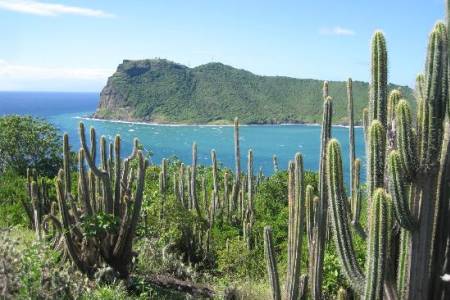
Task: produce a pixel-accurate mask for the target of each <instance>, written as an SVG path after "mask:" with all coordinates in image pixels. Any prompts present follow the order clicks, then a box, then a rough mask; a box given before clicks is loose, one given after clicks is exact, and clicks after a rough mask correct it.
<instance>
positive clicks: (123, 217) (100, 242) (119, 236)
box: [56, 123, 147, 277]
mask: <svg viewBox="0 0 450 300" xmlns="http://www.w3.org/2000/svg"><path fill="white" fill-rule="evenodd" d="M80 141H81V149H80V151H79V154H78V159H79V166H78V178H79V180H78V191H79V195H78V199H77V200H76V199H75V198H74V196H73V195H72V192H71V187H70V185H71V182H70V170H71V169H70V160H69V156H70V152H69V138H68V135H67V134H65V135H64V143H63V154H64V168H63V169H61V170H60V171H59V174H58V178H57V180H56V192H57V198H58V204H59V210H60V214H61V219H62V222H61V223H62V225H63V229H64V230H63V234H64V239H65V244H66V247H67V251H68V253H69V256H70V258H71V259H72V261H73V262H74V264H75V265H76V266H77V267H78V268H79V269H80V270H81V271H82V272H84V273H87V274H88V275H89V276H92V275H93V274H94V272H95V270H96V268H97V266H98V262H99V259H100V257H101V260H102V261H104V262H106V263H107V264H108V265H110V266H111V267H112V268H113V269H114V270H115V271H117V272H118V273H119V274H120V275H121V276H122V277H127V276H128V273H129V267H130V264H131V261H132V258H133V254H132V244H133V238H134V234H135V230H136V227H137V222H138V219H139V215H140V210H141V205H142V197H143V189H144V175H145V168H146V165H147V162H146V161H145V159H144V156H143V153H142V152H141V151H138V150H137V149H136V148H135V149H134V150H133V153H132V155H131V156H130V157H128V158H126V159H125V160H124V161H123V164H121V163H118V162H117V161H116V162H115V163H114V164H112V166H113V167H114V168H117V167H118V166H120V169H121V170H120V172H117V170H114V172H112V171H113V170H108V168H110V167H109V166H108V164H107V163H105V161H107V160H106V157H107V154H106V147H104V146H105V145H106V143H105V142H104V139H101V144H100V145H102V144H103V145H104V146H103V147H101V158H102V166H101V167H100V168H99V167H97V166H96V163H95V160H94V157H95V150H94V149H89V147H88V145H87V143H86V136H85V129H84V125H83V123H80ZM91 145H94V146H95V145H96V142H95V131H94V129H92V128H91ZM135 145H136V143H135ZM114 146H115V147H116V149H115V153H116V154H118V153H120V150H119V149H117V148H120V139H119V138H116V141H115V145H114ZM110 159H111V160H113V159H114V160H118V159H120V157H119V156H117V155H116V156H115V157H114V158H110ZM133 159H137V160H138V170H137V173H136V174H135V173H134V172H133V170H132V169H131V168H130V161H131V160H133ZM85 162H86V163H87V166H89V168H90V173H91V174H92V175H90V176H89V184H88V178H87V176H86V170H85ZM110 175H112V176H113V178H111V177H110ZM92 176H94V177H96V178H99V182H100V184H101V187H102V188H101V194H102V197H101V198H100V197H95V196H94V195H95V193H94V191H92V190H90V189H92V188H95V187H94V185H93V181H95V180H94V178H93V177H92ZM116 182H119V183H120V184H119V187H120V189H119V191H118V193H116V192H115V187H116V186H117V185H116V184H115V183H116ZM93 196H94V197H93ZM115 197H119V199H115ZM76 204H79V205H80V206H79V207H77V206H76ZM115 204H117V206H116V205H115ZM100 214H105V215H108V216H110V218H112V220H114V221H113V222H117V226H118V227H117V229H114V228H115V227H114V226H112V224H111V226H112V227H110V228H108V229H103V230H98V231H95V233H92V232H89V231H86V230H87V229H86V227H85V226H83V224H84V222H85V221H87V222H92V221H94V220H95V219H96V216H98V215H100Z"/></svg>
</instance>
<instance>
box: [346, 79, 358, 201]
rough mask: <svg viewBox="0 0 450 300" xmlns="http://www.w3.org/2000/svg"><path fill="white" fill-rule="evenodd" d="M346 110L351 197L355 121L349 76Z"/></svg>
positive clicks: (351, 84) (354, 157)
mask: <svg viewBox="0 0 450 300" xmlns="http://www.w3.org/2000/svg"><path fill="white" fill-rule="evenodd" d="M347 110H348V125H349V145H350V147H349V154H350V161H349V165H350V191H351V197H353V192H354V190H355V189H354V183H353V178H354V173H355V172H354V165H355V159H356V154H355V122H354V111H353V81H352V79H351V78H349V79H348V80H347Z"/></svg>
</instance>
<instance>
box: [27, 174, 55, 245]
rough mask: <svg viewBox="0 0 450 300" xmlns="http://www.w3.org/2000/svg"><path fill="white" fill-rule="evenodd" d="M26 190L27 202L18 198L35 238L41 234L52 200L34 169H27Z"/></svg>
mask: <svg viewBox="0 0 450 300" xmlns="http://www.w3.org/2000/svg"><path fill="white" fill-rule="evenodd" d="M26 190H27V194H28V199H29V202H27V201H25V200H23V199H22V198H21V199H20V201H21V204H22V206H23V208H24V210H25V212H26V214H27V217H28V221H29V224H30V227H31V228H32V229H33V230H34V231H35V234H36V238H37V239H41V238H42V236H43V230H44V231H45V230H46V228H44V226H43V225H44V222H43V220H44V218H45V216H46V215H47V214H49V213H50V211H51V206H52V203H54V202H52V201H51V200H50V198H49V196H48V189H47V184H46V183H45V181H44V179H43V178H42V179H41V180H39V179H38V176H37V174H36V170H31V169H27V185H26Z"/></svg>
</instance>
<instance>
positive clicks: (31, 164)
mask: <svg viewBox="0 0 450 300" xmlns="http://www.w3.org/2000/svg"><path fill="white" fill-rule="evenodd" d="M0 128H1V129H2V130H1V131H0V172H4V171H5V170H7V169H11V170H13V171H15V172H16V173H18V174H20V175H23V176H24V175H26V171H27V168H31V169H36V170H39V174H41V175H44V176H54V175H55V174H56V172H58V169H59V168H60V166H61V163H62V154H61V140H60V134H59V131H58V130H57V129H56V128H55V127H54V126H53V125H52V124H50V123H48V122H47V121H45V120H42V119H37V118H34V117H31V116H15V115H8V116H4V117H0Z"/></svg>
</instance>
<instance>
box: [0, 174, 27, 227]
mask: <svg viewBox="0 0 450 300" xmlns="http://www.w3.org/2000/svg"><path fill="white" fill-rule="evenodd" d="M28 201H29V199H28V195H27V193H26V179H25V178H24V177H21V176H19V175H17V173H15V172H13V171H11V170H9V171H7V172H5V173H3V174H1V175H0V227H8V226H14V225H25V226H26V225H28V224H29V221H28V220H27V216H26V213H25V210H24V208H23V204H22V203H26V202H28Z"/></svg>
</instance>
